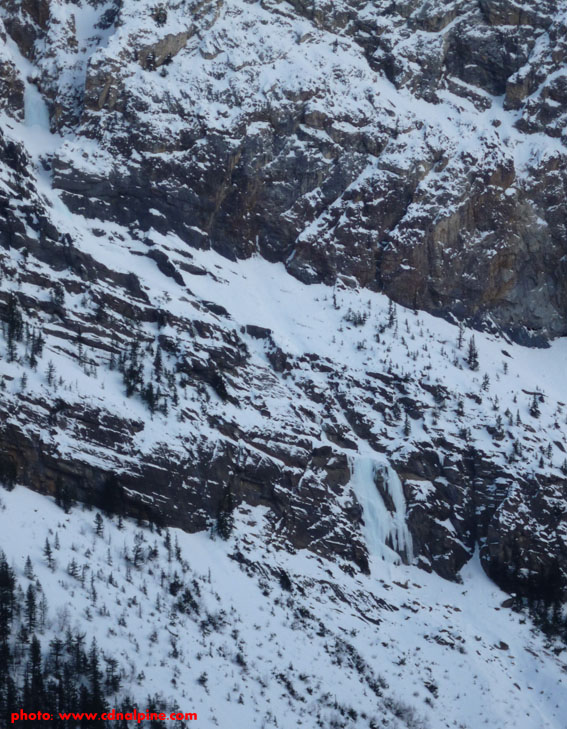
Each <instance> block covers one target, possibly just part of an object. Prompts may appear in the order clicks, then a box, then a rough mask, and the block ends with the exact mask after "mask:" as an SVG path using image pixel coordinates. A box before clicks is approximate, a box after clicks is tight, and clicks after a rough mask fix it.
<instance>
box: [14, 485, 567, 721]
mask: <svg viewBox="0 0 567 729" xmlns="http://www.w3.org/2000/svg"><path fill="white" fill-rule="evenodd" d="M1 498H2V511H1V512H0V527H1V534H2V544H1V547H2V549H3V550H4V551H5V553H6V555H7V559H8V562H9V564H11V565H12V566H13V568H14V570H15V572H16V576H17V579H18V582H19V583H20V585H21V587H22V589H23V590H24V591H26V590H27V587H28V585H29V584H35V581H36V580H37V581H38V582H39V583H41V592H38V594H41V593H43V594H45V596H46V598H47V604H48V609H47V618H46V620H45V625H44V627H43V629H42V630H41V631H39V632H38V637H39V640H40V643H41V645H42V648H43V649H44V650H47V645H48V643H49V640H50V639H52V638H53V636H54V635H57V634H59V635H63V634H64V631H65V630H66V629H67V628H68V627H69V628H72V627H73V626H75V625H77V626H79V627H80V629H81V630H82V631H83V632H84V633H85V643H86V645H87V646H88V645H90V642H91V640H92V638H93V637H96V640H97V643H98V646H99V648H100V650H101V654H102V656H104V658H105V659H107V658H110V657H112V658H114V659H115V660H117V661H118V666H119V668H118V670H117V672H118V673H119V675H120V688H119V689H118V691H117V693H116V694H114V695H110V696H108V697H107V703H108V705H109V706H111V707H112V706H120V705H121V703H120V702H121V699H122V697H123V696H125V695H128V696H130V697H132V699H133V702H132V705H134V706H136V707H137V708H138V710H141V709H144V708H145V707H146V699H147V696H148V695H151V696H155V695H157V698H156V702H157V706H158V707H159V708H160V709H161V708H165V707H166V706H167V707H170V706H173V705H176V706H177V707H178V708H179V709H180V710H181V711H183V712H185V711H194V712H196V713H197V715H198V720H197V721H195V722H189V723H190V725H191V726H198V727H199V726H203V727H204V726H210V725H213V726H223V727H224V726H234V727H235V729H240V728H242V729H244V727H247V728H250V727H271V726H281V724H282V722H283V721H285V720H286V717H290V716H293V719H294V721H295V722H296V723H297V724H298V725H308V726H321V727H347V726H348V727H368V726H370V727H372V726H376V727H377V726H381V727H382V726H383V727H392V728H393V727H414V728H416V727H430V729H437V728H439V729H441V728H445V727H461V728H463V727H471V728H472V727H478V726H483V725H484V724H485V723H488V724H490V725H492V726H497V727H499V729H507V728H508V727H518V729H555V728H557V729H559V728H560V727H562V726H563V717H564V713H565V710H566V708H567V705H566V703H565V685H564V683H565V671H566V666H565V662H564V651H563V652H561V653H559V655H555V653H554V651H553V650H552V649H553V644H547V645H546V644H545V642H544V640H543V639H542V637H541V634H540V633H539V632H538V631H536V630H535V629H534V628H533V626H531V625H530V623H529V621H526V619H525V617H523V616H522V615H518V614H515V613H513V612H511V611H510V610H508V609H505V608H502V607H501V603H502V601H503V600H504V598H505V597H506V596H505V594H503V593H501V592H499V590H498V589H497V588H495V587H494V585H493V584H491V583H490V582H489V581H488V579H487V578H486V577H485V576H484V575H483V573H482V571H481V569H480V565H479V564H478V560H477V559H475V560H473V562H471V563H470V565H469V566H467V568H466V569H465V570H464V571H463V573H462V578H463V582H462V584H459V585H457V584H452V583H448V582H445V581H443V580H442V579H441V578H439V577H437V576H435V575H427V574H425V573H423V572H422V571H419V570H417V569H416V568H412V567H404V566H395V565H393V564H392V563H389V562H383V561H381V560H373V561H372V572H371V574H370V575H369V576H367V577H365V576H360V575H359V576H356V577H351V576H349V575H346V574H345V573H343V572H342V571H341V570H340V569H339V568H338V567H337V566H335V565H333V564H331V563H328V562H322V561H321V560H319V559H317V558H316V557H314V556H313V555H311V556H309V555H308V554H307V553H301V554H293V553H286V552H281V551H274V550H270V549H268V550H266V548H265V542H266V534H265V533H264V532H265V529H266V522H265V518H264V514H263V510H262V509H260V508H252V509H246V510H245V511H244V512H243V513H242V514H241V516H240V518H239V519H238V523H237V525H236V529H235V533H234V535H233V537H232V538H231V540H230V541H229V542H223V541H222V540H219V539H218V538H217V539H216V540H211V538H210V537H209V536H208V535H207V534H204V533H203V534H195V535H187V534H185V533H183V532H180V531H176V530H173V531H172V532H171V533H170V544H171V546H170V549H169V558H168V550H167V547H166V539H167V536H166V533H165V532H164V531H161V533H156V532H155V531H151V530H149V529H148V528H147V527H143V528H139V527H136V526H135V525H134V524H133V523H131V522H124V525H123V528H122V529H118V527H117V523H116V521H114V522H112V521H110V520H108V519H105V520H104V523H103V526H102V529H101V531H102V533H101V534H100V536H98V535H97V533H96V525H95V520H94V512H92V511H82V510H80V509H79V508H75V509H73V510H72V511H71V513H70V514H65V513H64V512H63V511H62V510H61V509H59V508H57V507H56V506H55V505H54V504H53V503H52V502H51V501H50V500H48V499H46V498H45V497H43V496H39V495H37V494H33V493H32V492H29V491H27V490H25V489H23V488H20V487H18V488H16V489H15V490H14V491H11V492H9V493H5V492H3V493H2V494H1ZM46 539H47V540H48V541H49V543H50V545H54V544H58V545H59V546H58V548H53V560H54V564H53V567H52V568H51V569H50V568H49V567H48V565H47V563H46V558H45V557H44V556H43V551H44V545H45V541H46ZM27 556H29V557H30V558H31V561H32V564H33V571H34V579H33V580H31V581H30V580H29V579H27V578H26V577H25V575H24V564H25V560H26V557H27ZM73 561H74V562H75V563H76V565H78V568H79V574H80V578H74V577H71V576H70V575H69V569H68V566H69V565H70V564H71V563H72V562H73ZM82 572H84V574H82ZM282 575H283V577H282ZM91 577H92V581H91ZM186 587H188V594H189V597H184V596H185V594H186V593H185V588H186ZM473 599H474V603H473ZM23 618H24V616H22V619H23ZM203 677H204V678H203Z"/></svg>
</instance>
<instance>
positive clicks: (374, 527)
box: [351, 456, 413, 564]
mask: <svg viewBox="0 0 567 729" xmlns="http://www.w3.org/2000/svg"><path fill="white" fill-rule="evenodd" d="M351 473H352V477H351V485H352V487H353V490H354V493H355V495H356V498H357V499H358V502H359V504H360V505H361V507H362V509H363V519H364V527H363V534H364V538H365V541H366V546H367V548H368V553H369V555H370V556H371V557H379V558H381V559H383V560H385V561H387V562H391V563H394V564H399V563H400V562H402V561H404V562H408V563H411V561H412V560H413V546H412V539H411V534H410V533H409V530H408V527H407V523H406V501H405V497H404V492H403V488H402V483H401V481H400V479H399V477H398V474H397V473H396V472H395V471H394V469H393V468H392V467H391V466H390V465H389V464H388V463H387V462H381V461H379V460H377V459H376V458H375V457H372V456H357V457H355V458H353V459H352V462H351ZM379 483H381V484H382V485H383V489H384V490H385V492H386V493H387V495H388V496H389V498H390V500H391V505H392V506H393V511H392V510H391V509H389V508H388V506H387V505H386V503H385V501H384V497H383V496H382V494H381V492H380V489H379V487H378V484H379Z"/></svg>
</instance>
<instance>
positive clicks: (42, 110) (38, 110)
mask: <svg viewBox="0 0 567 729" xmlns="http://www.w3.org/2000/svg"><path fill="white" fill-rule="evenodd" d="M24 113H25V123H26V126H27V127H39V128H40V129H42V130H43V131H46V132H49V112H48V111H47V104H46V103H45V101H44V100H43V97H42V96H41V94H40V93H39V90H38V89H37V88H36V87H35V86H34V85H33V84H31V83H27V84H26V88H25V92H24Z"/></svg>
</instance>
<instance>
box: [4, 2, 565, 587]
mask: <svg viewBox="0 0 567 729" xmlns="http://www.w3.org/2000/svg"><path fill="white" fill-rule="evenodd" d="M1 16H2V20H3V28H1V29H0V40H2V41H3V44H4V45H3V48H2V56H0V85H1V88H2V89H3V90H5V92H4V93H3V94H2V102H1V103H2V109H1V112H2V114H3V115H4V116H3V123H2V127H1V130H2V131H1V137H0V142H1V144H0V164H1V167H0V180H1V182H2V186H1V187H0V243H1V246H2V250H1V251H0V267H1V271H2V283H1V288H0V316H1V317H2V320H3V322H4V335H5V336H4V341H3V342H2V347H3V349H2V357H3V359H2V361H1V362H0V364H1V366H2V370H1V372H2V383H3V388H4V389H3V397H2V404H1V408H2V416H3V420H2V424H1V427H0V444H1V454H0V468H1V471H2V475H3V477H4V478H5V479H8V480H19V481H22V482H24V483H27V484H29V485H31V486H32V487H33V488H35V489H37V490H39V491H44V492H45V491H47V492H50V493H55V492H58V493H59V494H61V491H62V490H63V491H66V492H67V493H71V492H72V493H73V494H74V495H75V498H80V499H84V500H87V501H92V502H95V503H99V504H100V503H103V502H104V501H105V500H108V498H111V500H113V501H114V505H115V506H116V505H117V503H118V501H119V502H120V507H121V508H124V509H126V510H127V511H129V512H130V513H132V514H135V515H138V516H141V517H145V516H151V517H152V518H160V519H162V520H164V521H165V522H167V523H169V524H174V525H177V526H182V527H183V528H185V529H187V530H200V529H204V528H210V527H211V526H212V525H214V524H215V523H218V522H219V520H220V521H221V522H223V521H224V520H226V518H227V515H230V513H231V511H232V510H233V509H234V508H237V509H238V507H239V505H240V504H243V503H247V504H251V505H254V506H261V507H264V508H265V518H266V519H267V520H268V523H269V524H270V528H271V533H272V535H273V540H274V542H275V543H276V544H278V545H280V546H285V547H287V548H289V549H298V548H309V549H311V550H312V551H315V552H317V553H319V554H322V555H325V556H333V557H334V558H336V559H338V560H339V561H340V562H341V564H343V566H344V568H345V569H348V570H350V569H353V565H354V566H356V567H357V568H358V569H361V570H363V571H364V570H367V568H368V553H369V550H370V551H372V548H371V546H370V545H371V544H372V540H369V536H368V529H369V526H370V525H372V526H373V528H374V534H375V536H376V534H377V533H378V536H379V539H378V541H379V542H380V543H381V544H383V545H384V554H383V556H385V557H387V558H388V559H400V560H405V561H410V560H415V561H416V563H417V564H419V565H420V566H422V567H423V568H425V569H427V570H434V571H436V572H438V573H439V574H441V575H443V576H444V577H448V578H450V579H457V577H458V572H459V570H460V569H461V567H462V566H463V564H464V563H465V562H466V561H467V560H468V559H470V557H471V556H472V554H473V553H474V550H475V549H476V548H477V547H479V548H480V552H481V557H482V560H483V563H484V566H485V569H486V570H487V571H488V572H489V573H490V574H491V576H493V577H494V578H495V579H496V580H498V581H499V583H500V584H502V585H503V586H505V587H506V588H508V589H510V590H515V591H518V592H519V593H521V594H526V595H527V594H536V595H538V596H541V597H545V599H548V598H549V599H551V598H553V599H556V598H557V597H558V596H560V595H561V594H562V593H564V591H565V588H566V585H567V533H566V531H565V529H566V527H565V524H566V521H565V510H566V506H565V503H566V502H565V496H566V494H565V490H566V480H565V473H564V471H565V470H566V469H565V468H564V469H563V470H562V469H561V466H562V461H563V460H564V458H565V455H564V454H565V452H566V449H567V448H566V443H565V427H566V426H565V424H564V421H565V415H564V412H563V407H564V404H563V402H562V380H561V376H560V371H561V370H560V367H559V366H558V364H557V363H558V362H560V361H561V357H562V353H563V348H562V347H563V345H562V343H561V342H558V343H556V344H555V345H554V346H553V347H552V348H551V349H550V350H549V351H547V352H533V351H529V350H525V349H523V348H522V347H520V346H518V344H512V343H511V342H510V341H509V340H507V339H506V338H505V333H506V332H507V333H508V334H509V335H511V336H512V338H514V339H516V340H517V341H532V342H533V341H539V340H542V339H543V338H544V337H547V336H548V335H561V334H565V333H566V328H567V327H566V317H565V312H566V307H565V303H566V302H565V296H566V289H565V280H566V278H565V275H564V274H565V272H564V266H565V263H564V257H565V250H564V248H565V240H566V237H565V230H564V224H565V187H564V186H565V172H564V168H565V165H564V162H565V149H564V146H563V143H562V134H563V128H564V116H563V113H562V110H563V108H564V106H563V104H564V101H565V99H564V96H562V93H564V91H565V88H567V87H566V85H565V77H564V75H562V74H563V71H562V69H563V66H564V50H563V44H564V29H565V22H566V18H567V7H566V6H565V3H557V2H538V3H536V4H535V6H534V8H532V9H526V8H524V7H523V6H522V7H520V6H519V5H517V4H516V3H513V2H480V3H477V2H474V3H473V2H453V3H435V2H406V3H386V2H380V3H372V4H368V5H364V4H362V3H332V4H327V3H324V2H321V3H318V2H316V3H314V4H313V3H311V4H309V5H304V4H302V3H300V2H297V3H291V4H288V3H276V2H270V1H269V0H268V1H267V2H262V3H258V4H251V3H246V2H236V1H235V0H230V1H229V2H216V3H207V2H204V3H197V4H196V3H189V2H180V3H171V4H167V5H166V4H158V5H156V4H152V3H147V2H144V1H141V2H137V3H133V2H124V3H110V4H105V3H96V4H92V5H91V4H88V3H83V4H80V5H68V4H65V3H59V2H56V0H52V1H50V2H47V1H45V2H39V3H35V2H33V3H32V2H30V3H28V2H24V3H22V4H17V5H16V4H12V3H10V2H7V1H6V2H4V3H3V4H2V14H1ZM44 104H45V107H44V106H43V105H44ZM217 254H222V257H220V256H219V255H217ZM268 262H270V263H268ZM270 264H272V265H270ZM282 264H283V266H282ZM284 267H285V269H284ZM289 274H292V276H293V277H290V276H289ZM307 284H310V285H307ZM331 286H332V288H331ZM382 293H386V294H387V295H388V296H389V297H391V298H392V299H394V300H395V301H397V302H399V303H401V304H403V305H404V306H405V307H410V309H411V311H410V309H408V308H406V309H404V308H396V307H392V305H390V306H388V304H387V300H386V298H385V297H384V296H383V295H382ZM413 310H415V313H414V311H413ZM418 310H425V311H428V312H434V313H442V314H444V315H446V316H447V317H450V316H453V315H455V316H458V317H465V318H468V319H469V320H471V321H474V322H476V323H478V324H481V323H482V324H484V325H487V326H488V325H490V326H491V327H493V331H494V332H497V331H499V332H500V334H499V335H498V336H496V334H494V335H489V334H484V335H481V334H477V340H476V346H477V347H478V348H479V349H480V365H479V367H477V366H476V364H475V362H474V357H473V358H472V359H471V352H470V351H469V349H470V344H469V341H470V336H471V335H470V333H467V334H466V336H465V337H464V342H462V343H461V342H459V335H458V331H457V329H456V327H455V326H452V325H450V324H448V323H446V322H444V321H436V320H434V319H432V318H431V317H429V316H427V315H426V314H418V313H417V311H418ZM498 337H500V338H498ZM502 337H504V338H502ZM461 338H462V337H461ZM467 348H469V349H467ZM526 363H527V364H526ZM485 375H486V376H487V377H488V382H487V381H486V378H485V377H484V376H485ZM361 474H362V475H361ZM369 482H370V483H371V484H372V489H371V491H370V493H368V492H367V491H365V490H364V489H365V484H366V485H367V484H368V483H369ZM406 524H407V527H408V529H409V534H406V532H405V531H404V526H403V525H406Z"/></svg>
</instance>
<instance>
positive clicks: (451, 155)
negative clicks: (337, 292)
mask: <svg viewBox="0 0 567 729" xmlns="http://www.w3.org/2000/svg"><path fill="white" fill-rule="evenodd" d="M566 12H567V10H566V8H565V6H564V3H561V2H538V3H535V5H534V6H533V7H531V8H526V6H523V5H518V4H517V3H515V2H513V1H512V0H510V1H501V2H489V1H487V2H451V3H445V2H443V3H442V2H404V3H391V2H379V3H372V4H364V3H358V2H357V3H349V2H340V3H325V2H316V3H309V4H303V3H301V2H297V3H290V4H288V3H275V2H274V3H270V2H267V3H260V4H252V3H246V2H242V1H241V0H239V1H238V2H208V3H207V2H199V3H188V2H180V3H171V4H167V5H166V4H157V5H156V4H154V3H151V2H150V3H148V2H143V3H136V4H133V3H132V4H130V3H117V4H108V5H107V4H96V5H93V6H91V5H85V7H84V8H81V10H80V11H79V10H77V11H76V12H70V11H69V10H68V6H67V5H65V4H60V3H57V2H49V3H48V2H44V3H40V4H33V3H32V4H26V3H24V4H23V6H22V9H21V11H20V10H18V11H17V10H16V8H15V7H11V6H10V5H9V4H8V5H7V7H6V12H5V22H6V24H7V28H8V30H9V32H10V33H11V35H12V37H13V38H14V40H15V42H17V43H18V45H19V48H20V50H21V52H22V53H23V54H24V55H25V56H26V57H27V58H30V59H32V60H33V62H34V64H35V66H36V68H37V72H36V73H37V83H38V84H39V86H40V88H41V90H42V92H43V93H44V94H45V96H46V98H47V100H48V103H49V107H50V118H51V125H52V128H53V130H60V131H63V132H65V133H66V134H67V139H66V143H65V145H63V147H62V148H61V149H59V150H58V152H57V154H56V155H55V156H54V159H53V169H54V184H55V186H56V187H58V188H60V189H61V190H62V191H63V193H64V194H63V199H64V200H65V201H66V203H67V204H68V205H69V206H70V207H71V208H72V209H73V210H75V211H77V212H81V213H83V214H85V215H87V216H89V217H93V218H99V217H103V218H105V219H112V220H114V221H116V222H119V223H121V224H123V225H129V226H133V227H135V228H139V229H141V230H148V229H149V228H151V227H153V228H155V229H158V230H160V231H161V232H166V231H173V232H175V233H176V234H178V235H179V236H180V237H181V238H182V239H183V240H184V241H185V242H186V243H188V244H189V245H191V246H197V247H202V248H209V247H212V248H214V249H215V250H218V251H220V252H221V253H223V255H228V256H230V257H233V258H243V257H247V256H250V255H251V254H252V253H254V252H255V251H260V253H261V254H262V255H264V256H265V257H266V258H268V260H275V261H282V262H285V264H286V266H287V268H288V270H289V271H290V272H291V273H293V275H295V276H297V277H298V278H300V279H301V280H303V281H307V282H313V281H324V282H326V283H332V282H333V281H334V280H336V277H337V275H338V274H341V273H342V274H348V275H352V276H354V277H355V278H356V279H357V280H358V281H359V282H360V283H361V284H362V285H363V286H368V287H370V288H373V289H375V290H381V291H385V292H386V293H387V294H388V295H390V296H392V297H393V298H395V299H396V300H397V301H399V302H400V303H403V304H405V305H407V306H413V305H416V306H418V307H419V308H424V309H426V310H428V311H432V312H439V313H442V314H447V313H449V312H452V313H455V314H457V315H458V316H467V317H469V318H471V319H473V320H474V321H476V322H478V323H480V322H482V321H486V320H488V319H492V320H494V321H495V322H496V323H497V324H498V325H500V326H502V327H505V328H507V329H509V330H510V331H512V332H513V333H514V335H515V336H516V337H517V338H520V339H521V338H522V337H528V336H529V334H528V332H526V331H525V328H526V329H527V330H530V331H531V332H532V334H533V335H534V336H537V335H538V334H540V335H545V334H551V335H559V334H564V333H565V331H566V324H565V311H566V298H565V297H566V292H565V288H564V283H563V282H564V279H565V271H564V266H565V264H564V261H563V258H564V254H565V250H564V248H565V244H564V241H565V229H564V220H565V207H564V205H565V201H564V197H565V195H564V189H565V175H564V167H565V164H564V147H563V144H562V135H563V133H564V128H565V113H564V108H565V102H566V97H565V93H566V89H567V82H566V80H565V79H566V77H565V74H564V63H565V40H564V38H565V18H566ZM71 131H72V132H73V133H72V134H69V132H71Z"/></svg>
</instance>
